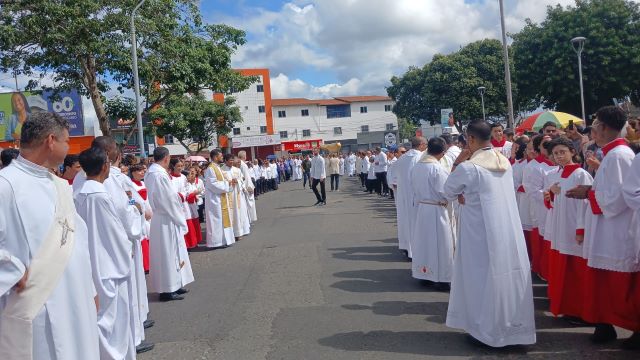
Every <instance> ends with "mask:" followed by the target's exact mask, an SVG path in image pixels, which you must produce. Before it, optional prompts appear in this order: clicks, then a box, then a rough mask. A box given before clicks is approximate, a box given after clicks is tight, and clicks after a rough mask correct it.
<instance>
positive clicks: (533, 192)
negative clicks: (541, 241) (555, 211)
mask: <svg viewBox="0 0 640 360" xmlns="http://www.w3.org/2000/svg"><path fill="white" fill-rule="evenodd" d="M554 170H557V167H556V166H554V165H553V164H551V163H550V162H549V160H547V159H545V158H543V157H542V156H538V157H537V158H535V159H533V160H531V161H530V162H529V163H528V164H527V166H525V168H524V169H523V171H522V186H523V187H524V190H525V192H526V194H527V196H528V197H529V206H531V222H532V224H531V225H532V226H533V227H534V228H538V231H539V232H540V236H541V237H542V236H544V226H545V222H546V219H547V208H546V207H545V206H544V178H545V177H546V176H547V173H548V172H550V171H554Z"/></svg>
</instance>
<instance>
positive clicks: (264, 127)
mask: <svg viewBox="0 0 640 360" xmlns="http://www.w3.org/2000/svg"><path fill="white" fill-rule="evenodd" d="M266 133H267V127H266V126H260V134H266Z"/></svg>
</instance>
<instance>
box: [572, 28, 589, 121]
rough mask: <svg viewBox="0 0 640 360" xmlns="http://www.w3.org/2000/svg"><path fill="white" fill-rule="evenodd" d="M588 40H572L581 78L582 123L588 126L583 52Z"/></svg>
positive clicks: (581, 38)
mask: <svg viewBox="0 0 640 360" xmlns="http://www.w3.org/2000/svg"><path fill="white" fill-rule="evenodd" d="M585 41H587V38H585V37H583V36H578V37H574V38H573V39H571V47H573V50H575V52H576V54H577V55H578V74H579V77H580V104H581V105H582V121H584V123H585V124H586V121H587V119H586V117H585V113H584V87H583V85H582V50H584V43H585Z"/></svg>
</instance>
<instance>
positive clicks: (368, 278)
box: [331, 269, 432, 293]
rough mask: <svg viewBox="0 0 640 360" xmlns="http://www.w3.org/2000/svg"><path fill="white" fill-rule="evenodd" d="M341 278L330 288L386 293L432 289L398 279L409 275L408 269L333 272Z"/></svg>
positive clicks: (409, 277)
mask: <svg viewBox="0 0 640 360" xmlns="http://www.w3.org/2000/svg"><path fill="white" fill-rule="evenodd" d="M333 276H335V277H338V278H348V279H352V280H341V281H338V282H335V283H333V284H331V287H332V288H336V289H340V290H344V291H349V292H355V293H386V292H428V291H432V290H431V289H429V288H428V287H426V286H424V285H423V284H422V283H420V282H419V281H417V280H415V281H402V280H399V279H403V278H408V279H412V280H413V278H412V277H411V270H410V269H382V270H355V271H343V272H338V273H335V274H333Z"/></svg>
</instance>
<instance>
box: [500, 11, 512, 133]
mask: <svg viewBox="0 0 640 360" xmlns="http://www.w3.org/2000/svg"><path fill="white" fill-rule="evenodd" d="M499 2H500V26H501V27H502V49H503V52H504V79H505V83H506V84H507V107H508V108H509V109H508V110H509V117H508V118H507V129H513V97H512V95H511V69H510V67H509V48H508V47H507V32H506V30H505V27H504V4H503V0H499Z"/></svg>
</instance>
